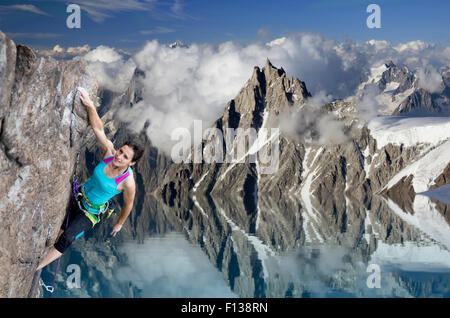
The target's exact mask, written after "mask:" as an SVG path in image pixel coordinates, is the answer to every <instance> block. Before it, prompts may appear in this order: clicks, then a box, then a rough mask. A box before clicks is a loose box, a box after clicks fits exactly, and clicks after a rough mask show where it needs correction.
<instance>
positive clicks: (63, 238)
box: [37, 208, 92, 270]
mask: <svg viewBox="0 0 450 318" xmlns="http://www.w3.org/2000/svg"><path fill="white" fill-rule="evenodd" d="M64 226H65V223H64V224H63V226H62V227H61V229H60V231H59V233H58V239H57V241H56V243H55V244H54V245H53V247H52V248H51V249H50V251H49V252H48V253H47V255H46V256H45V258H44V259H43V260H42V262H41V264H39V266H38V268H37V270H39V269H41V268H42V267H44V266H46V265H48V264H50V263H51V262H53V261H54V260H55V259H57V258H59V257H60V256H61V255H62V254H63V253H64V252H65V251H66V249H67V248H68V247H69V246H70V244H72V242H73V241H75V240H76V239H78V238H79V237H81V236H82V235H83V234H84V233H85V232H87V231H88V230H90V229H91V228H92V222H91V220H89V218H88V217H87V216H86V215H85V214H84V212H82V211H80V210H79V208H73V209H72V210H71V215H70V219H69V227H68V228H67V229H66V230H63V228H64Z"/></svg>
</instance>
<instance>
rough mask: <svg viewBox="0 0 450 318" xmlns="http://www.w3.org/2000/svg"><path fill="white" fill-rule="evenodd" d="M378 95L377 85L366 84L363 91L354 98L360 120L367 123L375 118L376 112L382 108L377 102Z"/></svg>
mask: <svg viewBox="0 0 450 318" xmlns="http://www.w3.org/2000/svg"><path fill="white" fill-rule="evenodd" d="M378 94H380V89H379V88H378V86H377V85H375V84H366V85H365V87H364V88H363V90H362V91H361V92H359V94H358V95H357V96H356V97H355V102H356V107H357V109H358V113H359V118H360V119H361V120H363V121H366V122H369V121H370V120H371V119H373V118H375V117H377V114H378V111H379V110H380V109H382V108H383V105H381V104H380V103H379V102H378V101H377V95H378Z"/></svg>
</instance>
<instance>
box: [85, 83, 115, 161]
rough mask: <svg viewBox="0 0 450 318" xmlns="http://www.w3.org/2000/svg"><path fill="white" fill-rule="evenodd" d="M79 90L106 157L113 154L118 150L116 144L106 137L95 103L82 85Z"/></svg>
mask: <svg viewBox="0 0 450 318" xmlns="http://www.w3.org/2000/svg"><path fill="white" fill-rule="evenodd" d="M78 91H79V92H80V93H81V95H80V99H81V102H82V103H83V105H84V106H86V109H87V112H88V116H89V123H90V124H91V127H92V130H93V131H94V134H95V137H96V138H97V142H98V145H99V146H100V148H101V149H102V151H103V157H105V156H106V155H108V156H110V155H113V154H114V153H115V152H116V151H115V149H114V145H113V143H112V142H111V140H109V139H108V138H107V137H106V134H105V130H104V128H103V123H102V120H101V119H100V117H99V116H98V114H97V110H96V108H95V106H94V103H93V102H92V100H91V99H90V98H89V94H88V92H87V91H86V90H85V89H84V88H82V87H79V88H78Z"/></svg>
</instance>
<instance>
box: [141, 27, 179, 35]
mask: <svg viewBox="0 0 450 318" xmlns="http://www.w3.org/2000/svg"><path fill="white" fill-rule="evenodd" d="M172 32H175V30H173V29H170V28H167V27H161V26H157V27H156V28H154V29H151V30H141V31H140V33H141V34H143V35H150V34H166V33H172Z"/></svg>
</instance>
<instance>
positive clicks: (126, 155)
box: [36, 87, 143, 271]
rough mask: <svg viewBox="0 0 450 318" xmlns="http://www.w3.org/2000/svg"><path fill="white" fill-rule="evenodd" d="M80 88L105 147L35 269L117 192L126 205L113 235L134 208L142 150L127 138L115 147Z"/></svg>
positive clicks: (96, 217)
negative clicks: (136, 168) (135, 172)
mask: <svg viewBox="0 0 450 318" xmlns="http://www.w3.org/2000/svg"><path fill="white" fill-rule="evenodd" d="M78 91H79V92H80V93H81V94H80V99H81V102H82V104H83V105H84V106H85V107H86V109H87V112H88V116H89V122H90V124H91V126H92V129H93V130H94V134H95V136H96V138H97V142H98V145H99V147H100V148H101V150H102V153H103V156H102V158H103V160H102V161H100V163H99V164H98V165H97V166H96V167H95V169H94V173H93V175H92V176H91V177H90V178H89V179H88V180H87V181H86V182H85V183H84V184H82V185H81V186H80V193H79V194H78V197H79V199H77V200H73V201H74V202H73V203H72V207H71V210H70V216H69V215H67V216H66V219H65V220H64V222H63V224H62V226H61V229H60V231H59V233H58V236H57V241H56V243H55V244H54V246H53V247H52V248H51V249H50V251H49V252H48V253H47V255H46V256H45V258H44V259H43V260H42V262H41V263H40V264H39V265H38V267H37V269H36V271H38V270H40V269H41V268H43V267H44V266H46V265H48V264H50V263H51V262H53V261H54V260H56V259H58V258H59V257H60V256H61V255H62V254H63V253H64V252H65V250H66V249H67V248H68V247H69V245H70V244H72V242H73V241H74V240H76V239H77V238H79V237H80V236H82V235H83V234H84V233H85V232H86V231H88V230H89V229H91V228H92V227H93V226H94V225H95V224H96V223H98V221H99V220H100V219H101V218H102V216H103V215H104V214H105V213H107V209H108V206H107V205H108V201H109V200H110V199H111V198H112V197H113V196H115V195H116V194H119V193H123V199H124V206H123V208H122V210H121V213H120V216H119V218H118V220H117V221H116V223H115V224H114V227H113V229H112V232H111V235H113V236H115V235H116V234H117V232H119V231H120V229H121V228H122V225H123V223H124V222H125V220H126V219H127V217H128V215H129V214H130V212H131V209H132V207H133V201H134V196H135V189H136V184H135V181H134V178H133V170H132V169H131V166H134V165H135V164H136V162H137V161H138V160H139V159H140V158H141V157H142V154H143V149H142V148H141V147H140V146H139V145H137V144H136V143H134V142H132V141H127V142H125V143H124V144H123V145H122V146H121V147H120V148H119V150H115V149H114V145H113V143H112V142H111V141H110V140H108V138H107V137H106V135H105V132H104V129H103V124H102V121H101V119H100V117H99V116H98V114H97V111H96V109H95V106H94V103H93V102H92V100H91V99H90V98H89V94H88V93H87V91H86V90H85V89H84V88H82V87H79V88H78ZM67 217H69V220H68V222H67ZM66 223H67V224H68V227H67V228H66Z"/></svg>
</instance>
